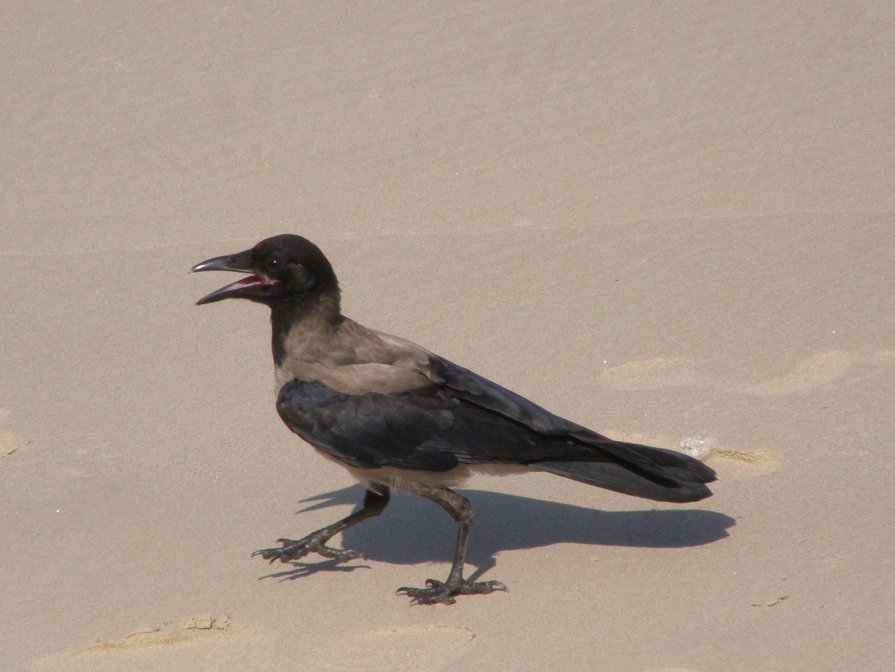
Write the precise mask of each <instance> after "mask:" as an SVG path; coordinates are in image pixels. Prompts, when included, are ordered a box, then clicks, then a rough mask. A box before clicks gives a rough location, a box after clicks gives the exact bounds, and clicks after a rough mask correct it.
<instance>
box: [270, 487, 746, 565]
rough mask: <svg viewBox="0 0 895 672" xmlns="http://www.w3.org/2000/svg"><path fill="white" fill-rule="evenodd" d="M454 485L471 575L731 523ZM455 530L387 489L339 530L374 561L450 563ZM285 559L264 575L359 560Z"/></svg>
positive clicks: (696, 535) (711, 537)
mask: <svg viewBox="0 0 895 672" xmlns="http://www.w3.org/2000/svg"><path fill="white" fill-rule="evenodd" d="M459 492H461V493H462V494H463V495H464V496H465V497H467V498H468V499H469V500H470V501H471V502H472V506H473V510H474V511H475V516H476V518H475V525H474V526H473V530H472V536H471V538H470V544H469V552H468V554H467V556H466V561H467V563H468V564H469V565H474V566H475V567H477V569H476V571H475V572H474V573H472V574H470V575H469V576H468V578H471V579H473V580H477V579H478V578H479V577H480V576H481V575H482V574H484V573H485V572H487V571H488V570H490V569H491V568H492V567H494V566H495V564H496V560H495V556H496V554H497V553H498V552H500V551H505V550H513V549H525V548H536V547H538V546H549V545H551V544H560V543H572V544H591V545H595V546H631V547H641V548H684V547H688V546H701V545H703V544H708V543H710V542H713V541H718V540H719V539H724V538H725V537H727V536H728V534H727V529H728V528H730V527H733V526H734V525H735V524H736V523H735V521H734V520H733V518H730V517H729V516H725V515H724V514H721V513H716V512H714V511H703V510H699V509H664V510H644V511H601V510H599V509H590V508H585V507H580V506H574V505H571V504H558V503H556V502H547V501H544V500H539V499H531V498H528V497H519V496H516V495H507V494H503V493H497V492H487V491H483V490H467V489H462V490H459ZM363 493H364V491H363V488H362V487H361V486H359V485H355V486H351V487H347V488H342V489H340V490H333V491H332V492H327V493H323V494H320V495H316V496H314V497H309V498H308V499H305V500H302V501H303V502H316V503H314V504H312V505H311V506H308V507H306V508H304V509H301V510H300V511H298V513H303V512H305V511H314V510H317V509H323V508H328V507H331V506H338V505H344V504H352V503H359V502H360V501H361V500H363ZM341 515H345V514H343V513H341V512H340V515H339V516H334V517H333V521H335V520H336V519H337V518H339V517H341ZM456 530H457V527H456V524H455V523H454V521H453V520H451V518H450V517H449V516H448V515H447V514H446V513H445V512H444V511H442V510H441V509H440V508H439V507H437V506H436V505H435V504H433V503H432V502H429V501H428V500H425V499H423V498H420V497H413V496H400V495H399V496H393V498H392V501H391V503H390V504H389V506H388V508H387V509H386V510H385V512H383V514H382V515H381V516H379V517H378V518H373V519H371V520H367V521H365V522H363V523H361V524H359V525H356V526H355V527H351V528H348V529H347V530H345V532H344V533H343V534H342V544H343V545H344V548H349V549H352V550H356V551H360V552H361V553H363V554H364V555H365V556H366V557H367V558H368V559H369V560H371V561H374V562H389V563H394V564H415V563H421V562H450V560H451V555H452V552H453V546H454V540H455V536H456ZM311 531H313V530H311V529H307V530H296V531H295V532H292V531H288V532H287V533H286V534H283V535H282V536H287V537H291V538H293V539H297V538H300V537H302V536H304V535H305V534H307V533H309V532H311ZM281 532H285V531H281ZM335 541H336V544H335V545H337V546H338V545H339V544H338V540H337V539H336V540H335ZM360 562H361V563H362V562H363V561H360ZM290 566H291V568H290V569H288V570H284V571H280V572H276V573H273V574H269V575H267V576H268V577H279V578H284V579H297V578H301V577H303V576H308V575H310V574H314V573H316V572H318V571H343V572H350V571H353V570H355V569H359V568H361V567H364V566H365V565H363V564H358V562H357V561H355V562H353V563H349V564H343V565H339V564H336V563H334V562H331V561H322V562H295V563H290Z"/></svg>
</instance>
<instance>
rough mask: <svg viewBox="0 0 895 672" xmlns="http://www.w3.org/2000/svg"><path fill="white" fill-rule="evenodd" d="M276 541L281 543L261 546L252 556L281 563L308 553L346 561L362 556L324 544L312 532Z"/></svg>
mask: <svg viewBox="0 0 895 672" xmlns="http://www.w3.org/2000/svg"><path fill="white" fill-rule="evenodd" d="M277 543H279V544H282V545H281V546H280V548H262V549H260V550H257V551H255V552H254V553H252V557H255V556H256V555H260V556H261V557H262V558H264V559H265V560H269V561H270V562H271V563H273V562H274V561H276V560H279V561H280V562H283V563H286V562H291V561H293V560H299V559H300V558H303V557H305V556H306V555H308V554H309V553H317V554H318V555H322V556H323V557H324V558H328V559H330V560H335V561H337V562H346V561H347V560H354V559H356V558H363V557H364V555H363V554H362V553H358V552H357V551H349V550H343V549H339V548H331V547H329V546H326V545H325V544H323V543H321V542H320V541H318V540H317V539H315V538H314V535H313V534H311V535H308V536H307V537H305V538H304V539H299V540H298V541H294V540H292V539H277Z"/></svg>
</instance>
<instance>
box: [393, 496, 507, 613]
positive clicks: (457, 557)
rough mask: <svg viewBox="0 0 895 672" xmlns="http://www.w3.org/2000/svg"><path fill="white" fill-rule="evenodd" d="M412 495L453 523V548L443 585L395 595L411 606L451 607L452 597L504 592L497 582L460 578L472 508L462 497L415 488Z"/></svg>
mask: <svg viewBox="0 0 895 672" xmlns="http://www.w3.org/2000/svg"><path fill="white" fill-rule="evenodd" d="M414 492H415V493H416V494H418V495H422V496H423V497H425V498H426V499H429V500H431V501H433V502H435V503H436V504H438V505H439V506H440V507H441V508H442V509H444V510H445V511H447V512H448V513H449V514H450V516H451V518H453V519H454V520H455V521H457V525H458V529H457V544H456V545H455V546H454V559H453V562H452V563H451V573H450V574H449V575H448V578H447V581H444V582H441V581H436V580H435V579H427V580H426V587H425V588H408V587H403V588H398V593H399V594H403V595H407V596H408V597H410V598H411V602H412V603H413V604H453V603H454V602H455V601H456V600H455V599H454V596H456V595H482V594H486V593H493V592H494V591H495V590H507V587H506V586H505V585H503V584H502V583H501V582H500V581H480V582H473V581H467V580H466V579H464V578H463V563H464V561H465V560H466V547H467V545H468V544H469V529H470V527H471V526H472V521H473V513H472V505H471V504H470V503H469V500H468V499H466V498H465V497H463V496H461V495H458V494H457V493H456V492H454V491H453V490H449V489H448V488H439V487H433V486H428V485H422V484H416V486H415V487H414Z"/></svg>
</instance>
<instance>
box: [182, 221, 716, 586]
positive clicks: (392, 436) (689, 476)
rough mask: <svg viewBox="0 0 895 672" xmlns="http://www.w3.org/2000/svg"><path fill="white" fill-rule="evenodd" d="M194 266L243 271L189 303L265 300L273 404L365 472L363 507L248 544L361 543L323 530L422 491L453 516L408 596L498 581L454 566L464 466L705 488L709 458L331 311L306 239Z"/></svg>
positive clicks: (332, 279)
mask: <svg viewBox="0 0 895 672" xmlns="http://www.w3.org/2000/svg"><path fill="white" fill-rule="evenodd" d="M192 270H193V271H236V272H238V273H244V274H246V275H245V277H242V278H240V279H239V280H237V281H236V282H233V283H231V284H229V285H226V286H225V287H222V288H220V289H218V290H216V291H214V292H212V293H211V294H208V295H207V296H205V297H203V298H201V299H199V301H198V304H199V305H201V304H206V303H213V302H215V301H220V300H222V299H230V298H243V299H249V300H250V301H254V302H257V303H262V304H264V305H266V306H267V307H268V308H270V315H271V325H272V328H273V329H272V331H273V338H272V345H273V359H274V365H275V370H276V385H277V391H278V393H277V411H278V412H279V414H280V417H281V418H282V419H283V422H285V423H286V425H287V426H288V427H289V429H291V430H292V431H293V432H295V433H296V434H298V436H300V437H301V438H302V439H304V440H305V441H306V442H307V443H309V444H311V445H312V446H313V447H314V448H316V449H317V451H319V452H320V453H321V454H322V455H323V456H324V457H327V458H329V459H330V460H334V461H335V462H337V463H338V464H340V465H342V466H343V467H345V468H346V469H348V470H349V471H350V472H351V473H352V475H353V476H354V477H356V478H357V479H359V480H360V481H361V482H363V483H365V484H366V495H365V497H364V502H363V507H362V508H361V509H360V510H359V511H356V512H354V513H352V514H351V515H350V516H348V517H346V518H344V519H342V520H339V521H337V522H335V523H333V524H332V525H328V526H327V527H324V528H323V529H320V530H317V531H316V532H312V533H311V534H309V535H307V536H306V537H304V538H302V539H299V540H297V541H293V540H291V539H280V540H278V543H279V544H280V545H279V546H278V547H276V548H266V549H263V550H259V551H256V552H255V555H260V556H261V557H262V558H264V559H266V560H270V561H271V562H273V561H275V560H279V561H280V562H284V563H285V562H290V561H294V560H297V559H299V558H302V557H304V556H306V555H308V554H309V553H317V554H319V555H321V556H323V557H325V558H330V559H333V560H336V561H340V562H341V561H345V560H351V559H353V558H358V557H361V554H360V553H357V552H356V551H351V550H343V549H337V548H333V547H330V546H327V545H326V544H327V542H328V541H329V539H330V538H331V537H333V536H334V535H336V534H338V533H339V532H342V531H343V530H345V529H346V528H348V527H350V526H352V525H356V524H357V523H359V522H361V521H362V520H366V519H367V518H370V517H372V516H377V515H379V514H380V513H382V511H383V509H385V507H386V505H387V504H388V501H389V489H390V488H397V489H398V490H402V491H406V492H410V493H413V494H415V495H420V496H422V497H425V498H427V499H429V500H431V501H433V502H435V503H436V504H438V505H439V506H440V507H441V508H443V509H444V510H445V511H447V513H448V514H450V516H451V517H452V518H453V519H454V520H455V521H456V522H457V525H458V533H457V542H456V546H455V548H454V557H453V562H452V565H451V571H450V574H449V575H448V577H447V579H446V580H445V581H436V580H434V579H429V580H427V581H426V585H425V587H421V588H409V587H405V588H399V589H398V592H399V593H402V594H404V595H407V596H409V597H410V598H411V600H412V602H414V603H418V604H436V603H442V604H452V603H453V602H454V598H455V597H456V596H457V595H469V594H483V593H491V592H494V591H500V590H506V586H504V585H503V584H502V583H501V582H499V581H479V582H473V581H469V580H467V579H465V578H464V576H463V564H464V559H465V556H466V547H467V543H468V540H469V530H470V526H471V525H472V522H473V512H472V507H471V505H470V503H469V501H468V500H467V499H466V498H465V497H463V496H462V495H459V494H457V493H456V492H454V490H452V489H451V488H452V487H454V486H457V485H460V484H462V483H463V482H464V481H465V480H466V479H467V478H468V477H469V476H470V475H471V474H473V473H475V472H486V473H511V472H519V471H546V472H548V473H551V474H556V475H558V476H563V477H565V478H570V479H573V480H576V481H580V482H582V483H588V484H590V485H595V486H598V487H601V488H607V489H609V490H614V491H616V492H621V493H624V494H627V495H634V496H635V497H643V498H646V499H651V500H656V501H662V502H695V501H698V500H700V499H703V498H705V497H708V496H710V495H711V494H712V493H711V491H710V490H709V489H708V488H707V487H706V486H705V484H706V483H710V482H712V481H714V480H715V472H714V471H712V470H711V469H710V468H709V467H707V466H705V465H704V464H702V463H701V462H699V461H698V460H695V459H693V458H691V457H689V456H687V455H683V454H681V453H677V452H674V451H671V450H664V449H661V448H652V447H649V446H642V445H639V444H635V443H625V442H622V441H614V440H613V439H610V438H607V437H605V436H602V435H601V434H597V433H596V432H594V431H591V430H589V429H587V428H585V427H582V426H581V425H577V424H575V423H573V422H570V421H569V420H565V419H563V418H561V417H559V416H557V415H553V414H552V413H550V412H549V411H547V410H545V409H543V408H541V407H540V406H538V405H536V404H534V403H533V402H531V401H529V400H528V399H526V398H524V397H522V396H520V395H518V394H516V393H514V392H511V391H510V390H507V389H505V388H503V387H501V386H499V385H497V384H495V383H493V382H491V381H490V380H488V379H486V378H483V377H482V376H479V375H478V374H476V373H473V372H472V371H469V370H467V369H464V368H463V367H461V366H458V365H456V364H454V363H452V362H449V361H448V360H446V359H444V358H442V357H439V356H438V355H435V354H433V353H431V352H429V351H428V350H426V349H424V348H422V347H420V346H419V345H416V344H415V343H412V342H410V341H408V340H405V339H403V338H398V337H397V336H391V335H389V334H385V333H382V332H380V331H374V330H373V329H369V328H367V327H364V326H362V325H360V324H358V323H357V322H354V321H353V320H351V319H349V318H347V317H345V316H344V315H342V312H341V309H340V305H339V297H340V292H339V284H338V281H337V280H336V274H335V272H334V271H333V268H332V266H331V265H330V263H329V261H328V260H327V258H326V257H325V256H324V255H323V253H322V252H321V251H320V249H319V248H318V247H317V246H316V245H314V244H313V243H312V242H310V241H309V240H307V239H305V238H302V237H301V236H296V235H290V234H285V235H280V236H275V237H273V238H268V239H266V240H263V241H261V242H260V243H258V244H257V245H255V247H253V248H252V249H250V250H246V251H244V252H239V253H237V254H231V255H227V256H222V257H215V258H214V259H209V260H207V261H203V262H202V263H200V264H196V265H195V266H193V269H192Z"/></svg>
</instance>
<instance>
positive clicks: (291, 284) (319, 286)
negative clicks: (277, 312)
mask: <svg viewBox="0 0 895 672" xmlns="http://www.w3.org/2000/svg"><path fill="white" fill-rule="evenodd" d="M192 270H193V271H235V272H237V273H248V274H249V275H248V277H245V278H241V279H239V280H237V281H236V282H233V283H230V284H229V285H227V286H225V287H221V288H220V289H218V290H216V291H214V292H212V293H211V294H208V295H207V296H203V297H202V298H201V299H199V300H198V301H197V302H196V303H197V305H202V304H204V303H214V302H215V301H220V300H222V299H236V298H240V299H249V300H251V301H257V302H258V303H263V304H266V305H268V306H270V307H271V308H274V307H276V306H277V305H278V304H293V303H296V302H300V301H303V300H304V299H306V298H309V297H311V296H322V295H328V296H332V297H335V299H336V307H337V306H338V294H339V283H338V281H337V280H336V274H335V273H334V272H333V267H332V265H331V264H330V263H329V260H328V259H327V258H326V257H325V256H323V252H321V251H320V248H319V247H317V246H316V245H314V243H312V242H311V241H310V240H308V239H307V238H302V237H301V236H295V235H292V234H288V233H287V234H283V235H280V236H274V237H273V238H267V239H266V240H262V241H261V242H260V243H258V244H257V245H255V247H253V248H252V249H250V250H245V251H244V252H237V253H236V254H230V255H226V256H223V257H215V258H214V259H208V260H206V261H203V262H202V263H199V264H196V265H195V266H193V268H192Z"/></svg>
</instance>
